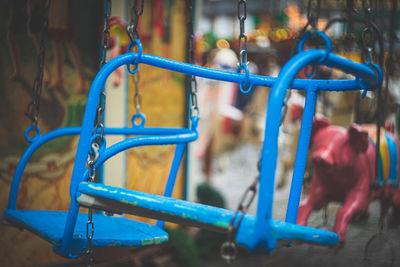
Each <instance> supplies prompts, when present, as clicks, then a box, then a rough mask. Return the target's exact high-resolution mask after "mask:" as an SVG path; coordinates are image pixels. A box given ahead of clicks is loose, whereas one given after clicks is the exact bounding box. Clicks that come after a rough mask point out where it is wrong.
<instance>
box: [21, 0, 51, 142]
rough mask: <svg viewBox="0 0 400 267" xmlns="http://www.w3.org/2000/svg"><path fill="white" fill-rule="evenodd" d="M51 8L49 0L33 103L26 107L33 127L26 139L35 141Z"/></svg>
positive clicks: (42, 33)
mask: <svg viewBox="0 0 400 267" xmlns="http://www.w3.org/2000/svg"><path fill="white" fill-rule="evenodd" d="M49 8H50V1H49V0H47V1H46V2H45V4H44V10H45V12H44V15H43V21H42V31H41V39H40V46H39V54H38V57H37V66H38V67H37V73H36V77H35V80H34V81H33V85H32V92H31V98H32V100H31V102H30V103H29V104H28V106H27V107H26V111H25V112H24V114H25V116H27V117H28V118H29V119H30V120H31V125H30V126H29V127H28V129H27V131H26V137H28V139H27V140H28V141H29V140H31V141H32V140H33V137H35V136H36V135H38V134H40V129H39V126H38V119H39V113H40V109H39V106H40V96H41V94H42V84H43V76H44V62H45V54H46V39H47V29H48V26H49V18H48V16H49ZM30 132H32V133H33V134H34V136H33V137H32V138H30V137H29V133H30Z"/></svg>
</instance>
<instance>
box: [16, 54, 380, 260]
mask: <svg viewBox="0 0 400 267" xmlns="http://www.w3.org/2000/svg"><path fill="white" fill-rule="evenodd" d="M322 58H326V59H325V60H324V61H323V62H322V64H323V65H326V66H329V67H333V68H337V69H341V70H342V71H344V72H346V73H350V74H353V75H354V76H356V77H357V78H356V79H353V80H337V81H332V80H302V79H294V77H295V76H296V74H297V73H298V72H299V71H300V70H301V69H302V68H303V67H305V66H306V65H308V64H310V63H315V62H316V61H318V60H320V59H322ZM132 62H135V64H139V63H142V64H148V65H152V66H156V67H159V68H163V69H167V70H172V71H176V72H181V73H184V74H189V75H193V76H199V77H204V78H208V79H215V80H220V81H227V82H235V83H238V84H241V83H243V82H246V81H247V82H249V83H250V85H251V86H254V85H259V86H269V87H270V86H272V90H271V93H270V96H269V100H268V109H267V120H266V129H267V131H266V132H265V137H264V143H263V150H262V161H261V171H260V189H259V201H258V207H257V216H256V219H255V222H256V226H255V231H254V234H253V235H250V236H248V237H247V238H248V242H247V246H248V248H250V249H257V250H261V251H265V250H267V251H271V250H272V249H274V248H275V245H276V238H275V237H274V235H273V233H272V232H271V227H270V226H271V224H272V223H273V221H272V219H271V215H272V202H273V194H274V179H275V169H276V159H277V149H278V143H277V140H278V133H279V127H280V124H281V115H280V114H281V112H282V107H283V103H284V99H285V96H286V92H287V90H288V89H289V88H290V87H291V88H294V89H301V90H305V91H306V93H307V99H306V106H305V111H304V114H303V121H302V127H301V130H300V136H299V145H298V150H297V153H296V162H295V167H294V168H295V169H294V174H293V179H292V187H291V191H290V198H289V204H288V210H287V218H286V221H287V222H288V223H295V221H296V217H297V209H298V202H299V198H300V191H301V185H302V179H303V175H304V168H305V158H306V156H307V152H308V145H309V137H310V132H311V124H312V119H313V115H314V110H315V103H316V98H317V93H318V91H350V90H359V89H365V90H374V88H375V87H377V86H378V85H379V84H380V83H381V76H379V77H378V75H377V74H376V73H375V71H374V70H373V69H371V68H370V67H369V66H366V65H363V64H359V63H355V62H353V61H351V60H348V59H344V58H341V57H339V56H336V55H334V54H332V53H330V54H329V55H328V56H327V55H326V52H325V51H322V50H315V49H313V50H308V51H304V52H301V53H299V54H297V55H296V56H294V57H293V58H292V59H291V60H290V61H289V62H288V63H287V64H286V65H285V66H284V67H283V69H282V70H281V72H280V74H279V76H278V77H277V78H271V77H263V76H259V75H246V74H240V73H234V72H228V71H221V70H213V69H209V68H205V67H199V66H194V65H190V64H187V63H181V62H177V61H173V60H169V59H164V58H160V57H156V56H151V55H146V54H141V55H140V57H139V56H138V54H137V53H128V54H125V55H121V56H119V57H116V58H114V59H113V60H111V61H109V62H108V63H107V64H106V65H104V66H103V68H102V69H101V70H100V71H99V73H98V74H97V76H96V77H95V79H94V81H93V83H92V86H91V89H90V92H89V97H88V101H87V105H86V108H85V115H84V119H83V123H82V127H80V128H65V129H59V130H55V131H53V132H50V133H48V134H46V135H43V136H40V137H39V138H37V139H36V140H35V142H33V143H32V145H31V146H30V147H29V148H28V150H27V151H26V152H25V154H24V155H23V157H22V159H21V161H20V163H19V165H18V167H17V171H16V175H15V176H14V181H13V184H12V189H11V192H10V201H9V208H10V209H15V203H16V197H17V193H18V187H19V183H20V179H21V175H22V171H23V169H24V167H25V165H26V163H27V160H28V159H29V158H30V156H31V155H32V153H33V152H34V151H35V150H36V149H37V148H38V147H39V146H40V145H42V144H44V143H45V142H47V141H49V140H51V139H54V138H56V137H58V136H62V135H68V134H76V133H77V132H79V133H80V139H79V144H78V149H77V153H76V158H75V163H74V169H73V173H72V178H71V185H70V195H71V202H70V207H69V210H68V217H67V222H66V225H65V229H64V235H63V239H62V240H63V241H62V244H61V246H57V247H55V248H54V249H55V251H56V252H57V253H59V254H61V255H64V256H67V257H74V255H73V252H71V251H70V244H71V241H72V235H73V232H74V228H75V224H76V220H77V216H78V212H79V207H80V206H79V204H78V203H77V202H76V198H77V190H78V186H79V184H80V183H81V182H84V181H85V179H86V178H85V176H84V175H83V174H84V173H85V164H86V157H87V153H88V151H89V146H90V139H91V136H92V132H93V130H94V120H95V113H96V108H97V104H98V100H99V95H100V91H101V88H102V87H103V86H104V84H105V81H106V79H107V77H108V76H109V75H110V74H111V72H113V71H114V70H115V69H116V68H118V67H119V66H121V65H125V64H130V63H132ZM378 74H381V73H380V72H379V70H378ZM193 125H194V127H193V129H192V130H189V129H186V130H182V129H177V130H176V131H177V132H175V133H171V132H174V131H175V130H172V129H170V130H165V129H162V130H160V133H159V134H161V132H163V131H167V132H169V134H166V136H165V137H164V136H163V137H162V138H165V140H164V142H165V143H168V144H170V143H175V144H184V143H185V142H189V141H191V140H194V139H195V138H197V133H195V131H196V130H195V128H196V125H197V118H195V120H194V122H193ZM133 129H134V130H135V131H136V130H139V132H140V131H143V133H145V132H146V131H148V130H145V128H143V129H140V128H133ZM133 129H131V128H123V129H115V130H114V133H120V134H132V133H131V132H130V131H133ZM107 131H109V132H110V133H111V132H113V131H112V130H111V129H108V130H107V129H106V131H105V132H106V133H107ZM155 132H157V130H154V131H151V130H149V132H147V133H149V134H156V133H155ZM193 134H194V135H195V136H194V135H193ZM168 135H169V136H168ZM185 138H186V139H185ZM183 139H185V140H186V141H183ZM140 140H141V141H140ZM144 140H145V138H144V139H136V141H133V139H131V138H129V139H126V140H124V141H121V142H120V143H119V144H118V145H115V146H112V147H110V148H109V149H107V150H108V152H104V154H105V155H102V157H101V161H104V160H106V159H107V158H109V157H110V156H112V155H113V153H114V154H115V153H118V151H121V150H124V149H127V148H130V147H133V146H136V145H140V144H143V145H150V144H151V141H148V142H145V141H144ZM156 140H157V138H153V141H156ZM160 140H161V139H160ZM142 141H143V142H144V143H140V142H142ZM182 148H183V147H182V146H181V145H178V147H177V152H176V155H177V156H176V158H174V160H173V162H175V161H180V158H181V154H182V153H183V152H182ZM107 150H106V151H107ZM107 153H108V154H107ZM20 165H21V166H20ZM173 165H176V164H175V163H173ZM171 175H173V174H170V176H171ZM170 184H172V183H170ZM170 190H172V189H166V194H170ZM304 234H312V231H310V232H307V231H306V232H305V233H304ZM288 238H290V236H288Z"/></svg>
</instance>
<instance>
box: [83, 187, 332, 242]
mask: <svg viewBox="0 0 400 267" xmlns="http://www.w3.org/2000/svg"><path fill="white" fill-rule="evenodd" d="M77 202H78V203H79V204H81V205H82V206H84V207H92V208H95V209H101V210H106V211H107V210H109V211H113V212H118V213H128V214H134V215H138V216H143V217H148V218H154V219H159V220H166V221H170V222H174V223H178V224H183V225H188V226H195V227H200V228H204V229H209V230H212V231H218V232H227V231H228V226H229V223H230V221H231V219H232V217H233V216H234V214H235V211H232V210H227V209H222V208H217V207H212V206H208V205H203V204H199V203H195V202H190V201H186V200H181V199H174V198H171V197H165V196H160V195H154V194H149V193H145V192H139V191H134V190H129V189H123V188H118V187H113V186H107V185H104V184H96V183H89V182H82V183H81V184H80V185H79V187H78V194H77ZM255 227H256V216H254V215H250V214H245V216H244V218H243V220H242V222H241V224H240V227H239V229H238V232H237V235H236V238H237V242H238V243H239V244H241V245H244V246H247V245H248V240H249V237H250V236H252V235H253V234H254V233H255ZM270 227H271V232H272V233H273V235H274V237H275V238H276V240H277V241H279V240H281V239H289V240H299V241H305V242H312V243H319V244H324V245H335V244H337V242H338V240H339V237H338V235H337V234H335V233H332V232H328V231H325V230H321V229H314V228H311V227H307V226H301V225H296V224H292V223H287V222H281V221H277V220H271V223H270Z"/></svg>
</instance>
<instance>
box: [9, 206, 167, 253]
mask: <svg viewBox="0 0 400 267" xmlns="http://www.w3.org/2000/svg"><path fill="white" fill-rule="evenodd" d="M66 217H67V212H64V211H44V210H6V211H4V213H3V220H4V221H5V222H6V223H11V224H13V225H14V226H16V227H18V228H21V229H26V230H28V231H30V232H32V233H34V234H36V235H38V236H39V237H41V238H42V239H44V240H46V241H48V242H50V243H51V244H53V245H55V246H59V245H60V242H61V240H62V237H63V233H64V227H65V221H66ZM93 219H94V220H95V221H96V228H95V231H94V236H93V240H92V245H93V246H95V247H126V246H135V247H141V246H148V245H157V244H161V243H164V242H166V241H168V234H167V233H166V232H165V231H164V230H162V229H160V228H159V227H156V226H153V225H149V224H147V223H142V222H137V221H133V220H128V219H125V218H122V217H109V216H104V215H101V214H93ZM86 221H87V213H79V215H78V219H77V224H76V227H75V231H74V235H73V239H72V242H71V252H73V253H74V254H80V253H83V252H85V251H86V247H87V239H86Z"/></svg>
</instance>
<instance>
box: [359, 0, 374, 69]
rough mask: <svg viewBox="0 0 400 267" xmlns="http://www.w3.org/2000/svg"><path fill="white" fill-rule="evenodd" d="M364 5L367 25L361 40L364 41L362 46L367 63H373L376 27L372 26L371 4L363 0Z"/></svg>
mask: <svg viewBox="0 0 400 267" xmlns="http://www.w3.org/2000/svg"><path fill="white" fill-rule="evenodd" d="M362 6H363V9H364V13H365V18H366V26H365V28H364V29H363V31H362V34H361V42H362V47H363V50H364V59H365V63H366V64H372V63H373V47H374V44H375V34H374V29H373V28H372V21H371V15H372V9H371V7H370V6H367V4H366V1H365V0H363V2H362Z"/></svg>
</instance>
